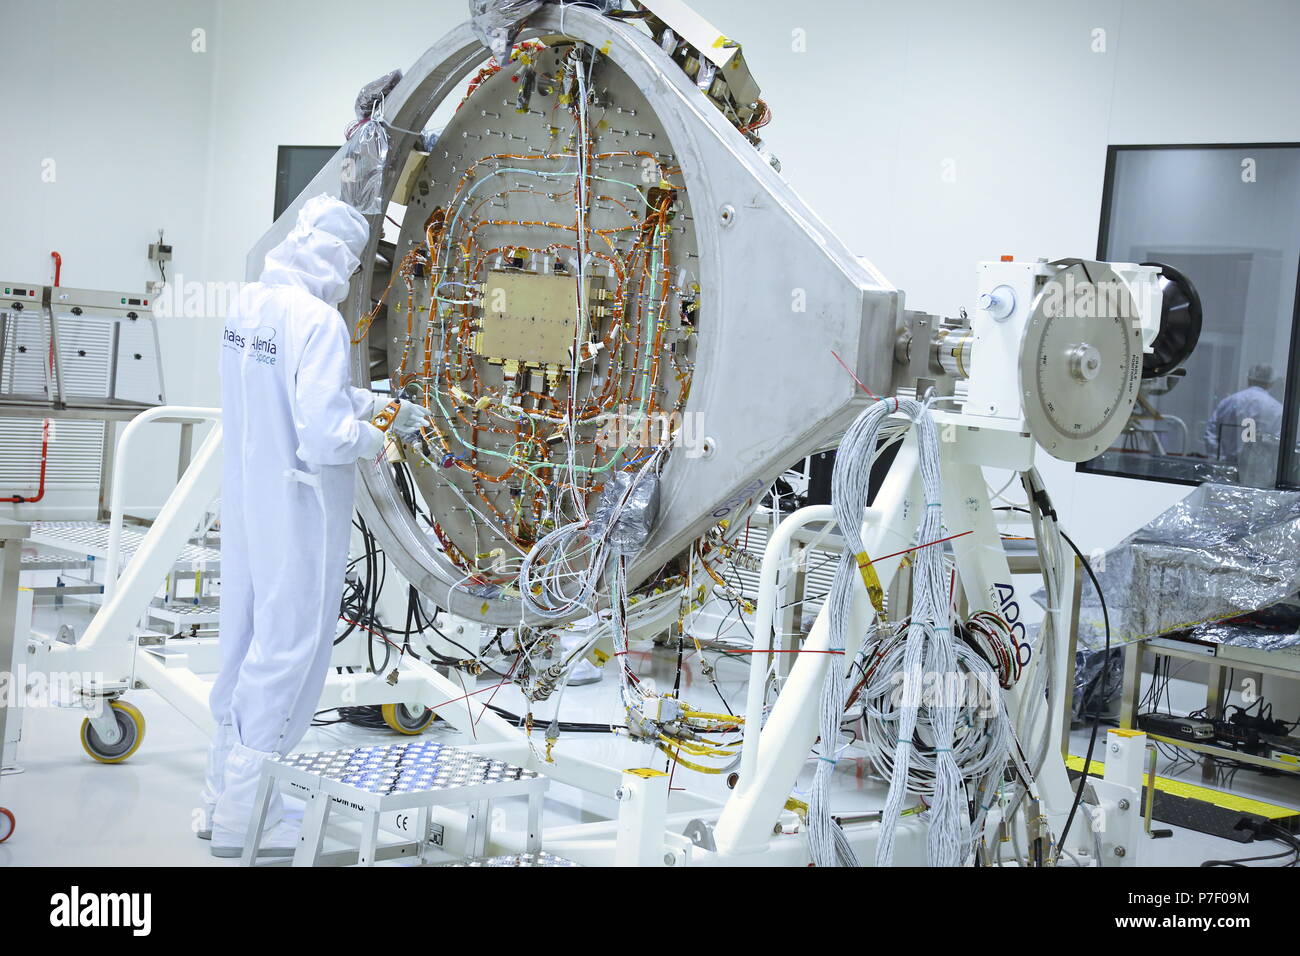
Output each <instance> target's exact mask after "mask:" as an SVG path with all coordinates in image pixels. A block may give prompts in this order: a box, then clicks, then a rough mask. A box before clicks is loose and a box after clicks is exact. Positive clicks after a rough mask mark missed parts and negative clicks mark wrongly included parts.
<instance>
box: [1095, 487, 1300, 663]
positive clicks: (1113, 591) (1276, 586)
mask: <svg viewBox="0 0 1300 956" xmlns="http://www.w3.org/2000/svg"><path fill="white" fill-rule="evenodd" d="M1092 563H1093V571H1094V572H1095V573H1096V575H1097V578H1098V580H1099V582H1100V583H1101V587H1102V590H1103V592H1104V593H1105V595H1106V608H1107V610H1108V611H1109V614H1110V624H1111V646H1112V647H1119V646H1121V645H1123V644H1127V643H1131V642H1133V641H1139V640H1143V639H1145V638H1148V637H1155V636H1157V635H1160V634H1167V633H1169V632H1172V631H1184V630H1190V629H1193V628H1198V627H1200V626H1202V625H1208V624H1211V623H1214V622H1217V621H1226V620H1228V619H1230V618H1235V617H1238V616H1240V615H1243V614H1247V613H1250V612H1256V611H1260V610H1262V609H1265V608H1270V607H1273V606H1274V605H1279V604H1281V603H1282V602H1285V601H1288V600H1289V599H1290V598H1292V596H1293V595H1295V594H1296V592H1297V591H1300V492H1294V491H1266V490H1263V489H1258V488H1239V487H1236V486H1233V485H1218V484H1204V485H1201V486H1200V487H1198V488H1197V489H1196V490H1195V491H1193V492H1192V493H1191V494H1190V495H1188V496H1187V497H1186V498H1184V499H1183V500H1182V501H1181V502H1179V503H1178V504H1176V505H1174V506H1173V507H1172V508H1170V509H1168V510H1167V511H1165V512H1164V513H1163V514H1161V515H1159V516H1158V517H1157V518H1156V519H1155V520H1154V521H1152V522H1150V523H1149V524H1147V525H1146V526H1145V527H1143V528H1141V529H1140V530H1139V531H1137V532H1135V533H1134V534H1131V535H1129V537H1127V538H1126V539H1125V540H1124V541H1122V542H1121V543H1120V544H1119V545H1118V546H1117V547H1115V548H1112V549H1111V550H1110V551H1107V552H1106V553H1105V555H1104V556H1102V557H1101V558H1100V559H1093V561H1092ZM1211 633H1212V632H1211ZM1105 637H1106V634H1105V628H1104V624H1103V619H1102V613H1101V603H1100V601H1098V599H1097V594H1096V591H1095V590H1094V589H1093V588H1092V586H1091V585H1090V583H1089V582H1087V581H1085V582H1084V583H1083V593H1082V598H1081V600H1080V602H1079V646H1080V647H1086V648H1091V649H1097V648H1100V647H1102V646H1103V644H1104V642H1105Z"/></svg>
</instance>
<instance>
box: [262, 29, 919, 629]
mask: <svg viewBox="0 0 1300 956" xmlns="http://www.w3.org/2000/svg"><path fill="white" fill-rule="evenodd" d="M560 25H561V15H560V12H559V11H555V10H552V9H549V8H546V9H543V10H542V11H539V13H538V14H537V15H536V16H534V17H533V18H532V20H531V23H530V26H529V27H528V28H527V29H525V31H524V32H523V34H522V36H521V39H533V38H537V37H543V36H549V35H554V34H556V33H558V32H559V29H560ZM563 25H564V32H565V33H566V34H567V35H569V36H572V37H576V38H578V39H580V40H582V41H584V42H586V43H589V44H591V45H592V46H594V47H596V48H597V49H599V50H601V51H602V52H603V53H604V54H605V56H607V58H608V61H609V63H610V65H611V67H612V68H614V69H616V71H618V72H620V73H621V74H622V75H623V76H624V77H625V78H626V79H625V81H624V80H620V81H619V84H618V87H619V88H626V89H635V90H638V91H640V93H641V94H642V95H644V96H645V98H646V102H648V104H649V106H650V108H651V110H652V112H653V116H654V118H655V119H656V120H657V121H658V126H657V127H656V129H662V130H663V133H664V138H665V140H666V142H664V143H660V142H659V141H658V139H656V140H655V141H654V145H653V147H652V149H654V150H659V151H662V152H669V153H671V154H672V155H673V156H674V157H675V158H676V160H677V163H678V165H680V166H681V168H682V176H683V179H684V182H685V185H686V190H685V191H686V194H687V195H688V196H689V197H690V202H691V209H692V210H693V215H694V216H695V219H694V221H693V224H692V225H693V229H694V233H695V243H696V247H697V249H698V252H699V256H700V259H699V261H698V273H697V274H698V281H699V284H700V286H701V290H702V291H701V300H700V308H699V310H698V320H697V326H698V330H699V331H698V346H697V351H696V366H695V373H694V377H693V381H692V384H691V391H690V399H689V402H688V403H687V406H686V414H687V415H688V416H698V419H696V420H697V421H698V423H699V425H700V430H701V431H702V432H703V434H704V435H705V436H706V437H707V438H708V439H709V444H710V445H711V446H712V447H713V449H714V450H715V453H714V454H712V455H703V456H699V457H688V456H687V455H685V454H681V453H675V454H673V455H672V456H671V457H670V458H669V460H668V463H667V465H666V467H665V469H664V473H663V476H662V502H661V518H660V521H659V524H658V526H657V528H656V529H655V531H654V533H653V534H652V536H651V538H650V540H649V541H648V543H647V544H646V547H645V549H644V550H643V551H642V552H641V554H640V555H639V556H638V558H637V559H636V560H635V561H633V562H631V563H630V565H629V568H628V578H629V582H630V584H631V585H632V586H633V587H635V586H636V585H637V584H638V583H640V582H641V581H642V580H644V579H645V578H646V577H647V576H648V575H649V574H651V573H653V572H654V571H655V570H657V569H658V568H659V567H661V566H662V565H663V564H664V563H665V562H666V561H667V560H669V559H670V558H672V557H673V556H675V555H677V554H679V553H680V552H681V551H682V550H683V549H684V548H685V547H687V546H688V545H689V543H690V542H691V541H692V540H694V539H695V538H696V537H698V536H699V535H700V534H701V533H703V532H704V531H705V530H706V529H707V528H708V527H710V526H712V525H714V524H716V523H717V522H718V521H719V520H721V519H722V518H727V517H731V518H733V519H734V518H735V517H736V516H737V515H739V514H740V513H742V512H743V510H744V509H746V508H747V507H749V506H750V504H751V502H753V501H754V500H755V499H756V498H757V497H758V496H760V495H761V494H762V493H763V491H764V490H765V488H766V487H767V485H768V484H769V483H770V482H771V481H772V480H773V479H774V478H775V477H776V476H777V475H778V474H780V473H781V472H782V471H783V470H784V469H785V468H786V467H788V466H789V465H790V464H791V463H792V462H794V461H796V460H798V459H800V458H802V457H804V456H805V455H807V454H809V453H811V452H813V451H818V450H821V449H823V448H827V447H830V446H831V445H833V444H834V442H835V440H836V439H837V438H838V437H839V435H841V434H842V433H843V430H844V428H845V427H847V425H848V423H849V422H850V421H852V419H853V417H854V416H855V415H856V414H857V412H858V411H859V410H860V409H861V408H862V407H863V406H864V405H865V403H866V402H867V400H868V399H867V397H866V394H865V393H864V392H863V391H862V390H861V389H860V388H859V387H858V385H857V384H856V383H855V382H854V381H853V378H852V377H851V376H850V375H849V374H848V373H846V372H845V371H844V370H843V369H841V368H840V367H839V365H838V364H837V362H836V361H835V358H834V356H833V355H832V352H835V353H837V354H838V355H839V356H840V357H841V358H842V359H843V361H844V362H845V363H846V364H847V365H848V366H849V367H850V368H852V369H853V370H854V374H855V375H856V376H857V378H858V379H860V380H861V381H862V382H863V383H864V384H865V385H866V386H867V387H868V388H870V389H872V390H873V391H875V392H876V393H877V394H885V393H888V392H889V390H890V388H891V378H892V364H893V348H894V336H895V330H896V325H897V322H898V320H899V318H900V313H901V295H900V293H899V292H898V291H897V290H896V289H895V288H894V287H893V286H891V285H890V284H889V283H888V282H887V281H886V280H885V279H884V278H883V277H882V276H881V275H880V274H879V273H878V272H877V271H876V270H875V269H874V268H873V267H872V266H871V265H870V264H869V263H867V262H866V261H865V260H862V259H860V258H859V257H858V256H856V255H854V254H853V253H852V252H851V251H850V250H849V249H848V248H847V247H845V246H844V245H843V243H842V242H841V241H840V240H839V239H838V238H837V237H836V236H835V235H834V234H833V233H832V232H831V231H830V229H828V228H827V227H826V226H825V225H824V224H823V223H822V222H821V221H820V220H819V219H818V218H817V216H816V215H815V214H814V213H813V212H812V211H811V210H810V209H809V208H808V207H807V206H806V205H805V204H804V203H803V201H802V200H801V199H800V198H799V197H798V196H797V195H796V194H795V193H794V192H793V191H792V190H791V189H790V187H789V186H788V185H787V184H786V183H785V182H784V181H783V180H782V179H781V178H780V176H779V175H778V174H777V173H776V171H775V170H774V169H773V168H772V167H771V165H770V164H769V163H768V161H767V159H766V158H765V157H763V156H762V155H760V154H759V152H758V151H757V150H755V149H754V147H753V146H752V144H750V143H749V141H747V140H746V139H745V137H744V136H743V135H742V134H741V133H740V132H739V131H738V130H737V129H736V128H735V127H734V126H732V125H731V123H729V122H728V121H727V119H726V118H725V117H724V116H723V115H722V114H721V113H720V112H719V111H718V109H717V108H716V107H715V106H714V104H713V103H712V102H711V101H710V100H709V99H708V98H707V97H706V96H705V95H704V94H703V93H701V92H700V90H699V89H697V88H696V86H695V85H694V84H693V82H692V81H691V79H690V78H689V77H688V76H686V75H685V74H684V73H683V72H682V70H681V69H680V68H679V67H678V66H677V65H676V64H675V63H673V62H672V61H671V60H670V59H669V58H668V57H667V55H666V54H665V53H664V52H663V50H661V49H660V48H659V47H658V46H656V45H655V44H654V42H653V40H652V39H651V38H650V37H649V36H647V35H646V34H645V33H643V32H641V31H640V30H639V29H638V28H637V27H636V26H635V25H634V24H627V23H622V22H618V21H615V20H611V19H609V18H607V17H602V16H600V15H598V14H596V13H594V12H592V11H590V10H587V9H583V8H581V7H575V6H570V7H566V8H565V9H564V11H563ZM485 59H486V51H485V50H484V49H483V47H482V46H481V45H480V44H479V41H478V40H477V39H476V38H475V36H474V34H473V32H472V30H471V28H470V26H469V24H463V25H462V26H460V27H458V28H457V29H455V30H453V31H452V32H451V33H450V34H448V35H447V36H446V37H444V38H443V39H442V40H440V41H439V42H438V43H437V44H436V45H435V46H434V47H433V48H431V49H430V50H429V51H428V52H427V53H426V54H425V55H424V56H423V57H421V58H420V60H419V61H418V62H417V63H416V64H415V65H414V66H413V67H412V68H411V69H410V70H409V71H408V72H407V73H406V75H405V76H404V78H403V79H402V81H401V83H400V84H399V85H398V86H397V88H396V89H395V90H394V91H393V92H392V93H391V94H390V96H389V97H388V99H387V106H386V111H387V116H388V117H389V119H390V121H391V123H392V127H393V129H392V142H391V144H390V149H389V163H390V166H391V168H390V171H389V172H390V175H388V176H387V177H386V186H385V188H386V189H387V190H389V191H391V190H392V189H393V187H394V185H395V183H396V179H397V175H396V173H397V171H398V170H400V169H401V168H402V167H403V164H404V163H405V161H406V157H407V155H408V153H409V152H410V150H411V148H412V146H413V145H414V143H415V140H416V137H415V135H414V134H412V133H409V132H404V131H410V130H421V129H422V128H423V127H424V126H425V125H426V124H427V123H428V122H429V120H430V119H431V117H432V116H433V114H434V111H435V110H436V109H437V107H438V106H439V104H441V103H442V101H443V100H444V99H446V98H448V97H459V96H460V95H461V93H462V92H463V89H464V81H465V79H466V78H467V76H468V74H469V73H470V72H471V71H472V69H473V68H475V67H477V66H478V65H480V64H481V63H482V62H483V61H484V60H485ZM612 72H613V70H611V75H612ZM468 108H469V107H467V109H468ZM493 109H494V111H500V112H502V113H504V112H505V108H504V107H494V108H493ZM638 119H642V117H638ZM464 122H466V123H468V117H467V118H466V119H465V120H464ZM614 125H617V124H614ZM477 135H482V134H481V133H478V134H477ZM656 135H657V134H656ZM647 142H648V141H647ZM485 152H486V150H485ZM453 155H455V154H453ZM342 160H343V157H342V155H341V154H339V155H336V157H335V158H334V160H333V161H331V163H330V164H328V165H327V166H326V167H325V169H323V170H322V171H321V173H320V174H319V175H318V176H317V177H316V179H315V180H313V182H312V184H311V185H310V186H309V187H308V188H307V189H306V190H305V191H304V194H303V196H302V197H300V201H298V202H295V203H294V204H292V205H291V206H290V208H289V209H288V210H287V211H286V212H285V214H284V215H283V216H282V217H281V219H280V220H278V221H277V223H276V225H275V227H274V228H273V229H272V230H271V231H270V232H268V233H267V235H266V236H264V237H263V239H262V240H261V241H260V242H259V243H258V245H257V246H256V247H255V248H254V250H253V251H252V252H251V253H250V256H249V262H248V273H249V278H250V279H256V278H257V276H258V275H259V274H260V272H261V269H262V264H263V260H264V257H265V254H266V252H267V251H268V250H269V249H270V248H271V247H272V246H273V245H274V244H275V243H276V242H278V241H279V240H280V239H281V238H282V237H283V236H284V235H285V234H286V233H287V232H288V231H289V229H290V228H291V226H292V224H293V222H294V220H295V217H296V215H297V209H298V207H299V206H300V204H301V201H305V198H306V197H307V196H310V195H315V194H318V193H320V192H323V191H330V192H334V191H335V190H337V187H338V177H339V174H340V170H341V165H342ZM408 214H409V210H408ZM378 220H379V217H374V221H375V223H376V228H375V229H374V230H373V232H374V236H375V238H373V239H372V247H371V249H370V250H369V253H373V252H374V248H375V243H377V238H378V234H379V232H380V229H379V228H378V227H377V224H378ZM406 251H407V250H406V249H405V248H403V247H399V249H398V254H399V256H400V255H402V254H405V252H406ZM363 262H364V263H365V265H364V266H363V271H362V274H361V276H360V278H359V279H358V280H357V281H356V282H354V283H353V288H352V290H351V293H350V295H349V297H348V299H347V300H346V301H345V302H344V303H343V304H342V306H341V311H342V312H343V314H344V316H345V317H346V318H347V319H348V321H349V323H350V324H354V323H355V321H356V319H357V316H358V315H360V314H362V313H364V312H366V311H368V310H369V307H370V300H371V296H372V293H373V292H374V291H376V290H372V288H371V282H372V278H373V274H374V271H375V267H374V256H373V254H368V255H366V256H365V257H363ZM368 363H369V355H368V350H366V349H364V348H363V349H358V350H356V352H355V353H354V378H355V380H356V381H357V382H362V381H368V379H369V365H368ZM774 376H775V377H776V379H775V380H776V381H779V382H783V383H787V385H788V387H774V386H773V381H774ZM679 451H680V450H679ZM361 471H362V477H363V482H364V485H365V488H364V490H363V491H361V492H360V493H359V496H358V497H359V507H360V509H361V511H362V513H363V516H364V517H365V519H366V522H367V524H368V525H370V526H371V527H372V528H373V529H374V531H375V534H376V536H377V537H378V539H379V541H380V545H381V547H382V548H383V549H384V551H385V553H386V554H387V556H388V557H389V559H390V560H392V561H394V562H395V564H396V566H397V568H398V570H399V572H400V573H401V574H402V575H403V577H405V578H406V579H407V580H409V581H411V582H412V583H413V584H414V585H415V586H416V587H417V588H419V589H420V590H421V591H423V592H424V593H426V594H428V595H430V596H436V598H437V600H438V601H439V603H440V604H443V605H445V606H447V607H448V609H449V610H451V611H452V612H453V613H456V614H460V615H462V616H465V617H468V618H471V619H473V620H480V621H487V622H490V623H495V624H501V625H508V624H514V623H518V622H519V621H520V616H521V615H520V607H519V603H518V601H517V599H514V598H512V597H510V596H509V595H508V594H500V593H491V592H488V593H483V592H482V591H481V590H479V589H474V590H473V591H471V590H469V589H466V588H465V587H462V586H461V585H462V584H463V583H464V580H465V575H464V573H463V572H462V571H460V570H459V569H457V568H456V567H455V565H454V564H453V563H452V562H450V561H449V560H448V559H447V558H446V556H445V555H443V554H442V553H441V550H440V548H439V546H438V544H437V542H436V540H435V539H434V538H433V537H432V536H431V535H430V534H429V533H428V532H427V530H426V529H425V528H423V527H421V526H420V525H417V523H416V520H415V519H414V518H413V517H412V516H411V514H410V512H409V511H408V509H407V508H406V506H405V504H404V503H403V502H402V501H401V498H400V496H399V495H398V493H397V490H396V487H395V485H394V483H393V479H392V476H391V473H390V471H389V470H388V469H387V468H386V467H383V466H370V465H363V466H362V468H361ZM438 517H439V518H441V517H442V515H438Z"/></svg>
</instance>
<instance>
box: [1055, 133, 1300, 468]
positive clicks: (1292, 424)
mask: <svg viewBox="0 0 1300 956" xmlns="http://www.w3.org/2000/svg"><path fill="white" fill-rule="evenodd" d="M1172 149H1200V150H1206V149H1230V150H1243V149H1298V150H1300V142H1278V143H1126V144H1122V145H1116V144H1111V145H1109V146H1107V147H1106V174H1105V179H1104V181H1103V185H1102V194H1101V221H1100V223H1099V226H1098V230H1097V259H1098V261H1101V262H1106V261H1108V260H1107V252H1106V240H1107V237H1108V235H1109V233H1110V220H1111V204H1112V201H1113V199H1114V188H1115V166H1116V162H1117V160H1118V158H1119V154H1120V153H1122V152H1135V151H1143V150H1144V151H1154V150H1172ZM1295 269H1296V290H1295V294H1294V297H1293V299H1292V309H1291V339H1290V345H1289V346H1288V349H1287V356H1286V389H1285V393H1284V396H1283V398H1282V424H1281V428H1280V429H1279V430H1280V432H1281V440H1280V442H1279V448H1278V461H1277V472H1276V476H1275V478H1274V482H1273V485H1272V486H1271V487H1273V488H1276V489H1280V490H1284V491H1296V490H1300V467H1297V462H1300V455H1298V454H1297V452H1296V444H1297V441H1298V440H1300V434H1298V433H1297V426H1300V411H1298V410H1297V408H1296V406H1297V403H1298V402H1300V383H1298V382H1297V378H1300V262H1297V263H1296V265H1295ZM1091 460H1095V459H1091ZM1088 464H1089V461H1080V462H1076V463H1075V466H1074V470H1075V472H1076V473H1080V474H1085V475H1105V476H1107V477H1113V478H1130V479H1135V480H1142V481H1156V482H1161V483H1163V484H1170V485H1188V486H1191V487H1196V486H1197V485H1200V484H1203V482H1201V481H1197V480H1195V479H1191V478H1177V477H1172V476H1164V475H1145V474H1136V473H1133V472H1126V471H1119V470H1116V469H1107V468H1100V467H1091V468H1090V467H1088ZM1292 474H1294V475H1295V476H1296V480H1294V481H1289V480H1288V476H1289V475H1292ZM1242 487H1248V486H1242Z"/></svg>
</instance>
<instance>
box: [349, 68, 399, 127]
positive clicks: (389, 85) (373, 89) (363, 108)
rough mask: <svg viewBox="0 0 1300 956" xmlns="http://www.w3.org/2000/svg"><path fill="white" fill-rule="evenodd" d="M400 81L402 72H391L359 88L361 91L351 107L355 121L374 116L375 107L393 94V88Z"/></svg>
mask: <svg viewBox="0 0 1300 956" xmlns="http://www.w3.org/2000/svg"><path fill="white" fill-rule="evenodd" d="M401 79H402V71H401V70H392V71H391V72H388V73H385V74H384V75H383V76H381V77H379V79H377V80H371V81H370V82H369V83H367V84H366V85H365V86H363V87H361V91H360V92H359V93H357V99H356V102H355V103H354V104H353V106H352V109H353V111H354V112H355V113H356V114H357V119H359V120H367V119H370V117H371V116H373V115H374V112H375V107H376V106H377V105H378V104H379V103H380V102H381V101H382V100H383V99H384V97H386V96H387V95H388V94H389V93H391V92H393V88H394V87H395V86H397V84H398V83H399V82H400V81H401Z"/></svg>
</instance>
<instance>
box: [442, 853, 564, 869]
mask: <svg viewBox="0 0 1300 956" xmlns="http://www.w3.org/2000/svg"><path fill="white" fill-rule="evenodd" d="M438 865H439V866H572V867H576V866H578V865H579V864H577V863H574V862H573V861H572V860H566V859H564V857H560V856H556V855H555V854H553V853H547V852H546V851H545V850H543V851H541V852H539V853H511V854H509V855H507V856H489V857H483V858H480V859H474V860H453V861H452V862H450V863H439V864H438Z"/></svg>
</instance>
